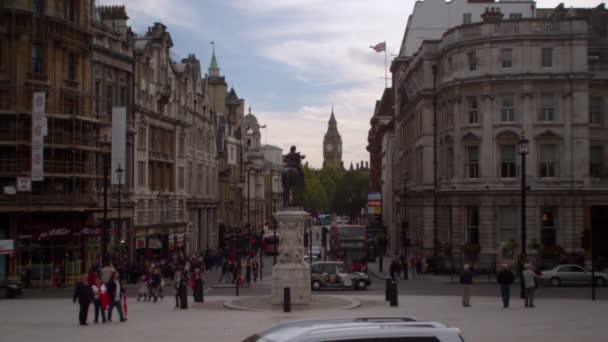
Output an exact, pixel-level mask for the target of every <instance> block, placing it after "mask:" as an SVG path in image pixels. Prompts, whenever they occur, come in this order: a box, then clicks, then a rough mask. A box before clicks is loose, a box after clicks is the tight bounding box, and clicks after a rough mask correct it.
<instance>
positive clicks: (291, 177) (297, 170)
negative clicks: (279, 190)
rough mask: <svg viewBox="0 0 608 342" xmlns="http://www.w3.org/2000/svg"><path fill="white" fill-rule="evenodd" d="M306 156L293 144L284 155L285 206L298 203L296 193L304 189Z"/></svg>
mask: <svg viewBox="0 0 608 342" xmlns="http://www.w3.org/2000/svg"><path fill="white" fill-rule="evenodd" d="M304 158H306V156H304V155H300V152H296V147H295V146H291V148H290V151H289V153H288V154H287V155H285V156H284V157H283V161H284V166H283V175H282V182H283V207H284V208H289V207H294V206H295V205H296V203H295V202H296V194H299V193H301V192H302V191H303V190H304V173H303V172H302V159H304Z"/></svg>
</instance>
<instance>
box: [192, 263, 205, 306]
mask: <svg viewBox="0 0 608 342" xmlns="http://www.w3.org/2000/svg"><path fill="white" fill-rule="evenodd" d="M201 266H202V265H201ZM191 281H192V293H193V295H194V296H193V297H194V301H195V302H197V303H201V302H203V274H202V273H201V269H200V268H195V269H194V272H192V278H191Z"/></svg>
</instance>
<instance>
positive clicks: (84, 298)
mask: <svg viewBox="0 0 608 342" xmlns="http://www.w3.org/2000/svg"><path fill="white" fill-rule="evenodd" d="M87 279H88V275H86V274H84V275H83V276H82V280H81V281H79V282H78V284H76V288H75V289H74V298H73V299H72V300H73V301H74V303H76V299H78V304H80V311H79V312H78V321H79V322H80V325H88V324H87V316H88V314H89V305H90V304H91V302H92V301H93V290H92V289H91V285H89V283H88V280H87Z"/></svg>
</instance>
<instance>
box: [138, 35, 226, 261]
mask: <svg viewBox="0 0 608 342" xmlns="http://www.w3.org/2000/svg"><path fill="white" fill-rule="evenodd" d="M172 46H173V43H172V39H171V36H170V34H169V33H168V32H167V30H166V27H165V26H164V25H163V24H161V23H155V24H154V26H153V27H150V28H149V29H148V32H147V33H146V34H145V35H144V36H141V37H136V38H135V41H134V52H135V62H136V65H135V94H134V120H135V127H136V140H137V144H136V151H135V153H134V155H135V162H134V165H135V179H136V181H135V198H134V201H135V216H136V219H135V230H136V233H135V234H136V246H137V251H138V256H139V257H150V256H166V255H167V254H169V253H172V252H178V253H186V254H188V253H192V252H194V251H198V250H201V249H204V248H214V247H217V242H218V231H217V208H218V204H219V200H218V195H217V194H218V190H217V161H216V139H215V134H216V127H217V115H215V114H214V113H213V112H212V107H211V103H210V101H209V96H208V95H207V94H206V93H205V90H206V89H207V87H203V80H202V75H201V67H200V63H199V61H198V60H197V59H196V57H195V56H194V55H193V54H191V55H189V56H188V57H187V58H184V59H182V60H181V62H175V61H172V60H171V56H170V49H171V47H172Z"/></svg>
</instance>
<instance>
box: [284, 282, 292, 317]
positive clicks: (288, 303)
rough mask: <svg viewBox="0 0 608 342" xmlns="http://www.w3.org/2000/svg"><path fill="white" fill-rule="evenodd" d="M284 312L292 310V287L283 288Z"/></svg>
mask: <svg viewBox="0 0 608 342" xmlns="http://www.w3.org/2000/svg"><path fill="white" fill-rule="evenodd" d="M283 312H291V289H290V288H289V287H286V288H284V289H283Z"/></svg>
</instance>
